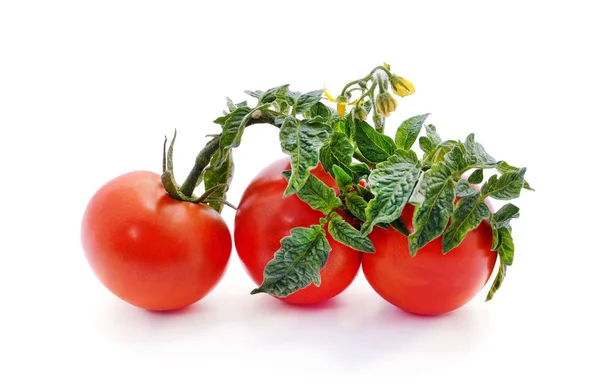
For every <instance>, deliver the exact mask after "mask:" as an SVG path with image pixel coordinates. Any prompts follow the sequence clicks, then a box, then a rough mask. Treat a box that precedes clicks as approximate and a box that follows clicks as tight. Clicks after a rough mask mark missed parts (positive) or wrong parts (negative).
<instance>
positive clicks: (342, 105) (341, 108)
mask: <svg viewBox="0 0 600 392" xmlns="http://www.w3.org/2000/svg"><path fill="white" fill-rule="evenodd" d="M335 101H336V102H337V113H338V116H340V117H341V118H344V116H345V115H346V103H347V102H348V101H347V100H346V97H345V96H343V95H340V96H338V97H337V99H336V100H335Z"/></svg>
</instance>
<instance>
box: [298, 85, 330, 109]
mask: <svg viewBox="0 0 600 392" xmlns="http://www.w3.org/2000/svg"><path fill="white" fill-rule="evenodd" d="M322 97H323V90H315V91H310V92H308V93H305V94H302V95H301V96H299V97H298V99H297V101H296V113H304V112H306V111H308V110H310V108H312V107H313V106H314V105H316V104H317V102H319V101H321V98H322Z"/></svg>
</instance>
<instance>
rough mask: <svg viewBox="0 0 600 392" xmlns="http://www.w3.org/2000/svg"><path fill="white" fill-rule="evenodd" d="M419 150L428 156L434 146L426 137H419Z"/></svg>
mask: <svg viewBox="0 0 600 392" xmlns="http://www.w3.org/2000/svg"><path fill="white" fill-rule="evenodd" d="M419 148H420V149H421V150H422V151H423V152H424V153H425V154H429V153H430V152H431V151H433V149H434V148H435V145H434V144H433V142H432V141H431V139H430V138H428V137H427V136H421V137H420V138H419Z"/></svg>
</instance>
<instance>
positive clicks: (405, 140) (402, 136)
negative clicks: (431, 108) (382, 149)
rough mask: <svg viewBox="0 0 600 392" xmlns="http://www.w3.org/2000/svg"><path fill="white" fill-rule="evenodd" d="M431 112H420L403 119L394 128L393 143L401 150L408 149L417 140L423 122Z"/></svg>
mask: <svg viewBox="0 0 600 392" xmlns="http://www.w3.org/2000/svg"><path fill="white" fill-rule="evenodd" d="M430 114H431V113H426V114H421V115H418V116H414V117H411V118H409V119H407V120H404V121H403V122H402V124H400V126H399V127H398V129H397V130H396V137H395V140H394V141H395V143H396V147H397V148H399V149H401V150H410V148H411V147H412V145H413V144H414V143H415V141H416V140H417V136H419V132H421V128H422V127H423V123H424V122H425V120H426V119H427V117H429V115H430Z"/></svg>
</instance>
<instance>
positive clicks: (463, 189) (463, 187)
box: [456, 178, 478, 197]
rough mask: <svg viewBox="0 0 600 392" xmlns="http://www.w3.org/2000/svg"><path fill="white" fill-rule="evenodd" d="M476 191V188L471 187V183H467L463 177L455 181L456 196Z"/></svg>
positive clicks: (471, 193) (469, 194) (474, 193)
mask: <svg viewBox="0 0 600 392" xmlns="http://www.w3.org/2000/svg"><path fill="white" fill-rule="evenodd" d="M477 193H478V191H477V189H475V188H473V187H472V186H471V184H469V182H468V181H467V180H465V179H464V178H461V179H459V180H458V181H456V196H458V197H465V196H472V195H476V194H477Z"/></svg>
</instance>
